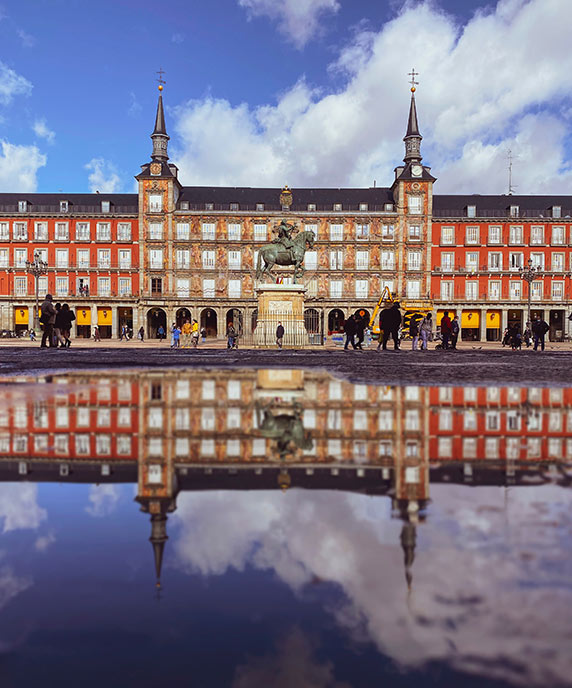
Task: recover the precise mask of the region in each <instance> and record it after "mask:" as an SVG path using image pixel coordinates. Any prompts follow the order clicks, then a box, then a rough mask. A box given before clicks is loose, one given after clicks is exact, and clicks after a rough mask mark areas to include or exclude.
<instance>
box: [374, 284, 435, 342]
mask: <svg viewBox="0 0 572 688" xmlns="http://www.w3.org/2000/svg"><path fill="white" fill-rule="evenodd" d="M396 300H397V299H396V297H395V294H392V293H391V291H390V289H389V287H384V288H383V291H382V292H381V296H380V297H379V301H378V302H377V305H376V306H375V308H374V309H373V313H372V314H371V318H370V319H369V328H370V330H371V331H372V332H373V334H376V335H379V311H380V310H383V309H384V308H387V307H388V306H391V304H392V303H395V301H396ZM432 310H433V306H432V304H431V303H429V302H426V303H424V304H423V305H422V306H413V305H411V304H407V303H406V302H401V312H402V315H403V321H402V323H401V326H402V328H403V332H404V333H405V334H407V335H408V334H409V325H410V324H411V319H412V318H413V320H417V321H419V322H421V320H423V318H424V317H425V316H426V315H427V313H431V311H432Z"/></svg>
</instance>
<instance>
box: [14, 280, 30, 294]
mask: <svg viewBox="0 0 572 688" xmlns="http://www.w3.org/2000/svg"><path fill="white" fill-rule="evenodd" d="M14 293H15V294H16V296H26V294H27V293H28V278H27V277H14Z"/></svg>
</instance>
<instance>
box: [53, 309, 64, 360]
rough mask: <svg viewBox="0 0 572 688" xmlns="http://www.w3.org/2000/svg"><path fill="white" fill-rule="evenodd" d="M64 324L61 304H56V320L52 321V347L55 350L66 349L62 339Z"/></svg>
mask: <svg viewBox="0 0 572 688" xmlns="http://www.w3.org/2000/svg"><path fill="white" fill-rule="evenodd" d="M64 326H65V323H64V314H63V313H62V304H61V303H56V319H55V321H54V335H53V336H54V346H55V347H56V349H57V348H58V345H59V348H60V349H65V348H66V340H65V339H64V337H63V335H62V331H63V329H64Z"/></svg>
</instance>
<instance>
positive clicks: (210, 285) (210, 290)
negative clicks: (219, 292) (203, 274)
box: [203, 279, 215, 299]
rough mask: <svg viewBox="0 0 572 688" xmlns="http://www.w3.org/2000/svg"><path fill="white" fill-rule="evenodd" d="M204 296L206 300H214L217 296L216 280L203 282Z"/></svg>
mask: <svg viewBox="0 0 572 688" xmlns="http://www.w3.org/2000/svg"><path fill="white" fill-rule="evenodd" d="M203 296H204V298H205V299H212V298H214V296H215V281H214V279H205V280H203Z"/></svg>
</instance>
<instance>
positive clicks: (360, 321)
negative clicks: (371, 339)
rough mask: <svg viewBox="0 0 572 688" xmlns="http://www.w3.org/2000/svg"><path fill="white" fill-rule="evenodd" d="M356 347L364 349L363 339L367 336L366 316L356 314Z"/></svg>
mask: <svg viewBox="0 0 572 688" xmlns="http://www.w3.org/2000/svg"><path fill="white" fill-rule="evenodd" d="M355 320H356V338H357V341H356V349H359V350H360V351H363V346H362V344H363V340H364V338H365V325H366V322H365V318H361V317H360V316H356V319H355Z"/></svg>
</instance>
